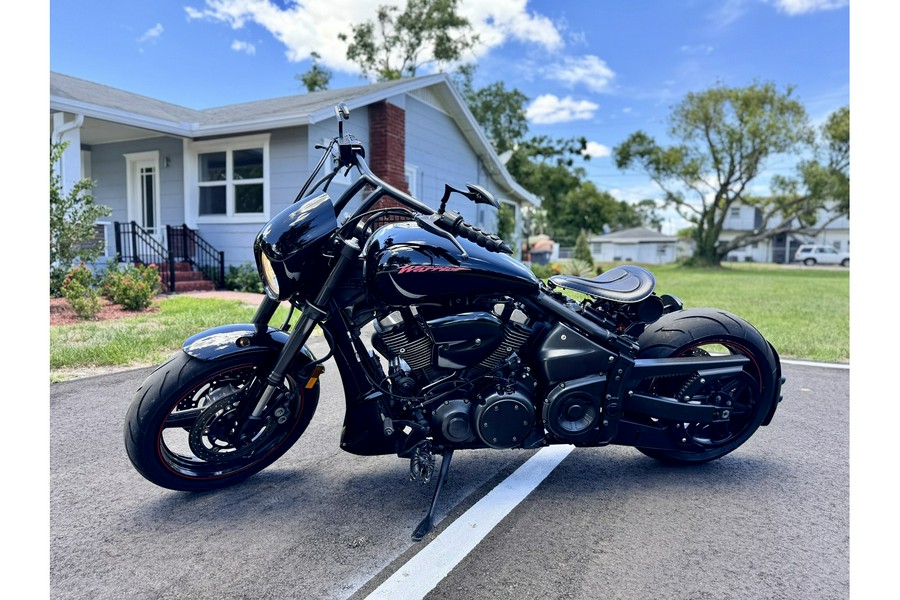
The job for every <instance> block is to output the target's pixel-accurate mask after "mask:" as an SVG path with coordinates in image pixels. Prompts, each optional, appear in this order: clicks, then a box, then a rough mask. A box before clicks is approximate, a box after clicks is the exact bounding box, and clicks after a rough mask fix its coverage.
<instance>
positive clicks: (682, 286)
mask: <svg viewBox="0 0 900 600" xmlns="http://www.w3.org/2000/svg"><path fill="white" fill-rule="evenodd" d="M652 270H653V272H654V274H655V275H656V278H657V292H658V293H669V294H673V295H675V296H678V297H679V298H681V300H682V301H683V302H684V304H685V306H686V307H714V308H720V309H723V310H727V311H729V312H732V313H734V314H736V315H738V316H740V317H743V318H744V319H746V320H747V321H749V322H750V323H752V324H754V325H755V326H756V327H757V329H759V330H760V332H761V333H762V334H763V335H764V336H765V337H766V338H767V339H768V340H769V341H771V342H772V344H773V345H774V346H775V348H776V349H777V350H778V353H779V354H780V355H781V357H782V358H797V359H806V360H814V361H835V362H848V361H849V360H850V274H849V271H847V270H832V269H824V268H821V267H819V268H815V267H814V268H789V267H782V266H773V265H752V264H751V265H748V264H740V265H728V266H727V267H724V268H722V269H714V270H705V269H685V268H681V267H677V266H664V267H654V268H653V269H652ZM158 305H159V311H158V312H156V313H154V314H150V315H141V316H135V317H128V318H125V319H121V320H116V321H103V322H85V323H79V324H76V325H67V326H59V327H51V328H50V370H51V379H59V378H60V375H59V373H60V370H62V369H71V368H80V367H88V366H114V365H120V366H126V365H149V364H156V363H160V362H162V361H163V360H165V359H166V358H168V357H169V356H170V355H171V354H172V352H174V351H176V350H177V349H178V348H179V347H180V346H181V343H182V341H184V339H185V338H187V337H189V336H191V335H192V334H194V333H196V332H198V331H202V330H204V329H207V328H209V327H215V326H217V325H222V324H227V323H246V322H249V320H250V319H251V318H252V316H253V314H254V312H255V309H254V308H253V307H249V306H247V305H245V304H243V303H241V302H240V301H237V300H222V299H212V298H192V297H187V296H176V297H172V298H165V299H161V300H158ZM279 310H280V311H281V312H280V313H279V314H278V315H276V319H275V320H274V321H273V322H276V323H279V324H280V322H281V320H283V319H284V317H285V316H286V310H285V309H284V308H283V307H282V308H281V309H279Z"/></svg>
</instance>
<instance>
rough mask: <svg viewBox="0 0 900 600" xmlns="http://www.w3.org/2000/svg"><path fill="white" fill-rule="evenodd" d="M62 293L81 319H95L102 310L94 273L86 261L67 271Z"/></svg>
mask: <svg viewBox="0 0 900 600" xmlns="http://www.w3.org/2000/svg"><path fill="white" fill-rule="evenodd" d="M62 294H63V297H65V299H66V302H68V303H69V306H71V307H72V310H74V311H75V314H76V315H78V318H79V319H93V318H94V317H96V316H97V313H99V312H100V298H99V297H98V294H97V289H96V288H95V287H94V274H93V273H91V270H90V269H88V268H87V266H85V264H84V263H81V264H80V265H78V266H77V267H74V268H72V269H71V270H70V271H69V272H68V273H66V277H65V279H64V280H63V284H62Z"/></svg>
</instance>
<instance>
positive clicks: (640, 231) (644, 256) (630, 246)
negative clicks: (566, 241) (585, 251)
mask: <svg viewBox="0 0 900 600" xmlns="http://www.w3.org/2000/svg"><path fill="white" fill-rule="evenodd" d="M588 242H589V243H590V246H591V254H592V255H593V256H594V260H597V261H602V262H614V263H621V262H638V263H644V264H649V265H662V264H666V263H671V262H675V260H676V259H677V255H676V246H677V243H678V238H677V237H675V236H671V235H665V234H662V233H660V232H658V231H653V230H652V229H647V228H646V227H632V228H630V229H622V230H620V231H614V232H612V233H607V234H605V235H601V236H596V237H592V238H590V239H589V240H588Z"/></svg>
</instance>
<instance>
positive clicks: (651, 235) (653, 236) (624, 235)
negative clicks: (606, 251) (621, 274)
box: [590, 227, 678, 243]
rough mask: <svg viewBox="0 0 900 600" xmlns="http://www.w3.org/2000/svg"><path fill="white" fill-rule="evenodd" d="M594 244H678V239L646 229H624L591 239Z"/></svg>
mask: <svg viewBox="0 0 900 600" xmlns="http://www.w3.org/2000/svg"><path fill="white" fill-rule="evenodd" d="M590 241H592V242H627V243H642V242H644V243H646V242H676V241H678V238H677V237H675V236H674V235H665V234H663V233H660V232H658V231H654V230H652V229H647V228H646V227H632V228H631V229H622V230H620V231H613V232H612V233H607V234H606V235H601V236H596V237H593V238H591V240H590Z"/></svg>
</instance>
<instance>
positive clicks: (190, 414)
mask: <svg viewBox="0 0 900 600" xmlns="http://www.w3.org/2000/svg"><path fill="white" fill-rule="evenodd" d="M273 359H274V355H272V353H270V352H247V353H244V354H239V355H235V356H231V357H227V358H223V359H220V360H214V361H208V360H200V359H198V358H194V357H191V356H189V355H187V354H186V353H184V352H181V353H179V354H177V355H176V356H174V357H173V358H172V359H170V360H169V361H168V362H166V363H165V364H163V365H162V366H160V367H159V368H158V369H156V371H154V372H153V373H151V374H150V376H149V377H147V379H146V380H145V381H144V383H143V384H142V385H141V387H140V388H138V390H137V392H136V393H135V395H134V398H133V400H132V402H131V406H130V407H129V408H128V412H127V414H126V416H125V428H124V429H125V430H124V434H125V450H126V452H127V453H128V458H129V459H130V460H131V463H132V465H134V468H135V469H137V470H138V472H139V473H140V474H141V475H143V476H144V477H145V478H146V479H148V480H149V481H151V482H153V483H155V484H156V485H159V486H161V487H165V488H169V489H173V490H183V491H203V490H211V489H217V488H221V487H225V486H228V485H233V484H235V483H238V482H240V481H243V480H245V479H247V478H248V477H250V476H251V475H253V474H255V473H257V472H259V471H261V470H262V469H264V468H266V467H267V466H269V465H270V464H272V463H273V462H274V461H275V460H277V459H278V458H279V457H280V456H282V455H283V454H284V453H285V452H287V450H288V449H289V448H290V447H291V446H292V445H293V444H294V442H296V441H297V439H299V437H300V436H301V435H302V434H303V432H304V431H305V430H306V427H307V426H308V425H309V422H310V420H311V419H312V416H313V413H314V412H315V410H316V405H317V404H318V399H319V387H318V383H316V384H315V386H313V388H312V389H305V383H306V380H301V379H300V375H299V373H298V372H297V371H299V369H300V367H301V366H302V365H300V366H298V367H296V370H295V372H293V373H291V374H289V375H288V376H286V377H285V386H286V388H287V391H286V392H284V393H281V394H276V396H274V397H273V401H274V402H278V403H280V407H279V408H281V409H283V411H285V412H284V413H283V414H286V415H287V418H286V419H285V420H284V422H283V423H279V422H278V419H273V420H270V421H268V422H267V423H266V424H265V425H263V426H261V427H260V428H259V430H258V431H257V433H255V434H254V435H253V436H252V439H251V440H249V441H244V442H241V443H232V440H233V436H232V435H231V433H232V432H233V430H234V427H235V424H236V422H235V421H233V420H229V416H230V414H231V413H232V412H233V411H234V409H235V407H236V406H238V405H239V404H240V401H241V400H240V391H241V389H242V388H243V387H244V386H246V384H247V383H249V382H250V381H251V380H252V379H253V378H254V377H256V376H257V374H259V376H263V375H264V374H265V367H264V365H267V364H271V363H272V362H273ZM214 405H215V406H214ZM210 407H213V408H212V410H209V409H210ZM198 421H199V422H201V423H202V424H203V426H202V427H194V426H195V425H196V424H197V423H198ZM198 454H199V455H200V456H198Z"/></svg>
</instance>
